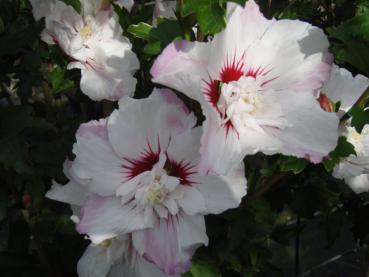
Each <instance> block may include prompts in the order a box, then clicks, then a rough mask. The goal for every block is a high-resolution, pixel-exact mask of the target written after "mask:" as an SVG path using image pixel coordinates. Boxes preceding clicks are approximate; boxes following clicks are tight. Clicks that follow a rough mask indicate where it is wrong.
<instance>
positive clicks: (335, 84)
mask: <svg viewBox="0 0 369 277" xmlns="http://www.w3.org/2000/svg"><path fill="white" fill-rule="evenodd" d="M368 86H369V79H368V78H366V77H364V76H363V75H359V74H358V75H356V76H355V77H353V76H352V74H351V73H350V72H349V71H348V70H346V69H344V68H339V67H338V66H337V65H334V66H333V67H332V72H331V78H330V79H329V81H328V82H327V83H326V84H325V85H324V87H323V88H322V92H323V93H324V94H326V95H327V96H328V97H329V98H330V99H331V100H333V101H334V102H338V101H340V102H341V105H340V110H342V111H344V112H347V111H348V110H349V109H351V107H352V105H354V104H355V102H356V101H357V100H358V99H359V97H360V96H361V94H363V93H364V91H365V90H366V89H367V88H368Z"/></svg>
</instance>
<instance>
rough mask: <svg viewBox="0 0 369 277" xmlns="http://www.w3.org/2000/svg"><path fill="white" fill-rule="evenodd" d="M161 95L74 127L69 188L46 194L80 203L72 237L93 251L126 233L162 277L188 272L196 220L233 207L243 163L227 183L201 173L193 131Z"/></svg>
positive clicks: (199, 228) (198, 236)
mask: <svg viewBox="0 0 369 277" xmlns="http://www.w3.org/2000/svg"><path fill="white" fill-rule="evenodd" d="M195 125H196V118H195V116H194V115H193V114H192V113H190V112H189V111H188V110H187V108H186V107H185V106H184V104H183V103H182V102H181V101H180V100H179V99H178V98H177V97H176V96H175V94H174V93H173V92H171V91H168V90H162V91H159V90H154V92H153V93H152V94H151V96H150V97H149V98H147V99H140V100H135V99H130V98H126V99H122V101H120V103H119V109H118V110H115V111H114V112H113V113H112V114H111V116H110V117H109V118H107V119H103V120H100V121H92V122H89V123H87V124H82V125H81V127H80V128H79V130H78V132H77V142H76V144H75V145H74V147H73V153H74V154H75V156H76V157H75V159H74V161H73V162H72V164H71V166H70V170H69V171H70V174H69V178H70V179H71V180H72V182H71V183H69V184H67V185H66V186H63V187H56V188H57V189H58V190H55V187H54V188H53V189H52V190H51V192H49V193H48V194H47V196H48V197H50V198H52V199H56V200H59V199H60V198H59V195H63V194H70V195H69V197H64V198H65V199H67V201H66V202H68V203H70V204H74V203H73V202H74V201H73V199H75V198H76V197H77V198H78V199H82V201H81V202H82V204H81V205H80V206H82V209H81V213H80V215H79V216H78V214H76V216H77V217H78V219H77V220H76V221H77V222H78V223H77V230H78V232H79V233H81V234H87V235H88V236H89V238H90V239H91V241H92V242H93V243H94V244H99V243H101V242H103V241H105V240H110V239H114V238H119V237H121V236H123V235H127V234H129V235H130V236H131V240H132V246H133V247H134V249H135V251H137V253H138V254H139V256H140V257H143V258H145V259H146V260H147V261H148V262H150V263H153V264H156V265H157V266H158V267H159V268H160V269H161V270H162V271H163V272H165V273H166V274H178V273H182V272H185V271H187V270H189V269H190V266H191V264H190V259H191V256H192V255H193V253H194V251H195V250H196V249H197V248H198V247H199V246H200V245H207V243H208V238H207V236H206V231H205V222H204V215H206V214H210V213H212V214H218V213H221V212H223V211H224V210H226V209H229V208H235V207H237V206H238V205H239V203H240V201H241V198H242V197H243V196H244V195H245V194H246V179H245V177H244V169H243V164H238V165H237V166H235V167H234V168H232V170H231V171H230V173H229V174H228V175H227V176H222V175H217V174H212V173H209V174H206V175H204V174H201V173H200V172H199V170H198V163H199V161H200V154H199V147H200V137H201V127H194V126H195Z"/></svg>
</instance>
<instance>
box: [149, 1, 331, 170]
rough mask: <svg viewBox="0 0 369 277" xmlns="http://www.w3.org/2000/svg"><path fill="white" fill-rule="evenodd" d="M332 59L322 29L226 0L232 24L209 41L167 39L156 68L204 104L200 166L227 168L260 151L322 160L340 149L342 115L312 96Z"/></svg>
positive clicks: (160, 79)
mask: <svg viewBox="0 0 369 277" xmlns="http://www.w3.org/2000/svg"><path fill="white" fill-rule="evenodd" d="M331 60H332V57H331V55H330V54H329V53H328V40H327V38H326V36H325V35H324V33H323V31H322V30H320V29H319V28H316V27H313V26H311V25H310V24H308V23H305V22H301V21H299V20H275V19H271V20H268V19H266V18H265V17H264V16H263V15H262V14H261V13H260V11H259V7H258V6H257V5H256V3H255V2H254V1H253V0H249V1H248V2H247V3H246V6H245V8H243V7H241V6H239V5H237V4H234V3H229V4H228V9H227V27H226V29H225V30H224V31H223V32H221V33H219V34H216V35H214V38H213V39H212V40H210V41H208V42H204V43H201V42H188V41H179V42H174V43H172V44H170V45H169V46H167V48H166V49H165V50H164V51H163V53H162V54H161V55H160V56H159V57H158V58H157V60H156V61H155V63H154V65H153V67H152V69H151V74H152V76H153V80H154V82H157V83H160V84H163V85H166V86H168V87H171V88H174V89H176V90H178V91H180V92H182V93H184V94H186V95H187V96H189V97H191V98H194V99H196V100H198V101H199V102H200V103H201V105H202V109H203V112H204V114H205V116H206V121H205V122H204V126H203V128H204V133H203V137H202V145H201V149H200V151H201V153H202V157H203V159H202V161H201V171H202V172H203V173H205V172H207V171H208V170H213V171H216V172H218V173H221V174H224V173H226V172H227V171H228V170H229V169H230V168H231V167H232V166H234V164H237V163H239V162H240V161H241V160H242V159H243V157H244V156H245V155H248V154H255V153H256V152H258V151H261V152H263V153H265V154H275V153H282V154H285V155H292V156H296V157H302V158H307V159H309V160H310V161H312V162H314V163H318V162H321V160H322V159H323V157H325V156H326V155H327V154H328V153H329V152H330V151H331V150H333V149H334V148H335V146H336V143H337V138H338V118H337V116H336V115H335V114H330V113H327V112H325V111H324V110H322V109H321V108H320V106H319V103H318V102H317V99H316V97H315V96H314V94H315V91H316V89H319V88H320V87H321V86H322V84H323V83H324V82H325V81H326V80H327V79H328V77H329V73H330V68H331Z"/></svg>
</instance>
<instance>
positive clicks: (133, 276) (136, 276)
mask: <svg viewBox="0 0 369 277" xmlns="http://www.w3.org/2000/svg"><path fill="white" fill-rule="evenodd" d="M107 277H180V275H177V274H176V275H168V274H165V273H164V272H162V271H160V270H159V269H158V268H157V266H155V265H153V264H152V263H149V262H147V261H146V260H145V259H143V258H142V257H140V256H137V258H136V261H135V262H134V264H133V265H130V264H128V263H123V264H114V265H113V266H112V267H111V270H110V271H109V274H108V275H107Z"/></svg>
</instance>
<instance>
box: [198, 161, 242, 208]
mask: <svg viewBox="0 0 369 277" xmlns="http://www.w3.org/2000/svg"><path fill="white" fill-rule="evenodd" d="M196 183H197V185H196V186H195V187H196V189H197V190H199V191H200V192H201V194H202V196H203V198H204V199H205V205H206V214H219V213H222V212H224V211H225V210H227V209H232V208H237V207H238V206H239V204H240V203H241V199H242V197H244V196H245V195H246V187H247V180H246V178H245V169H244V165H243V163H240V164H239V165H238V166H236V168H234V169H232V170H231V171H230V172H229V174H227V175H226V176H215V175H207V176H200V177H198V178H196Z"/></svg>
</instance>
